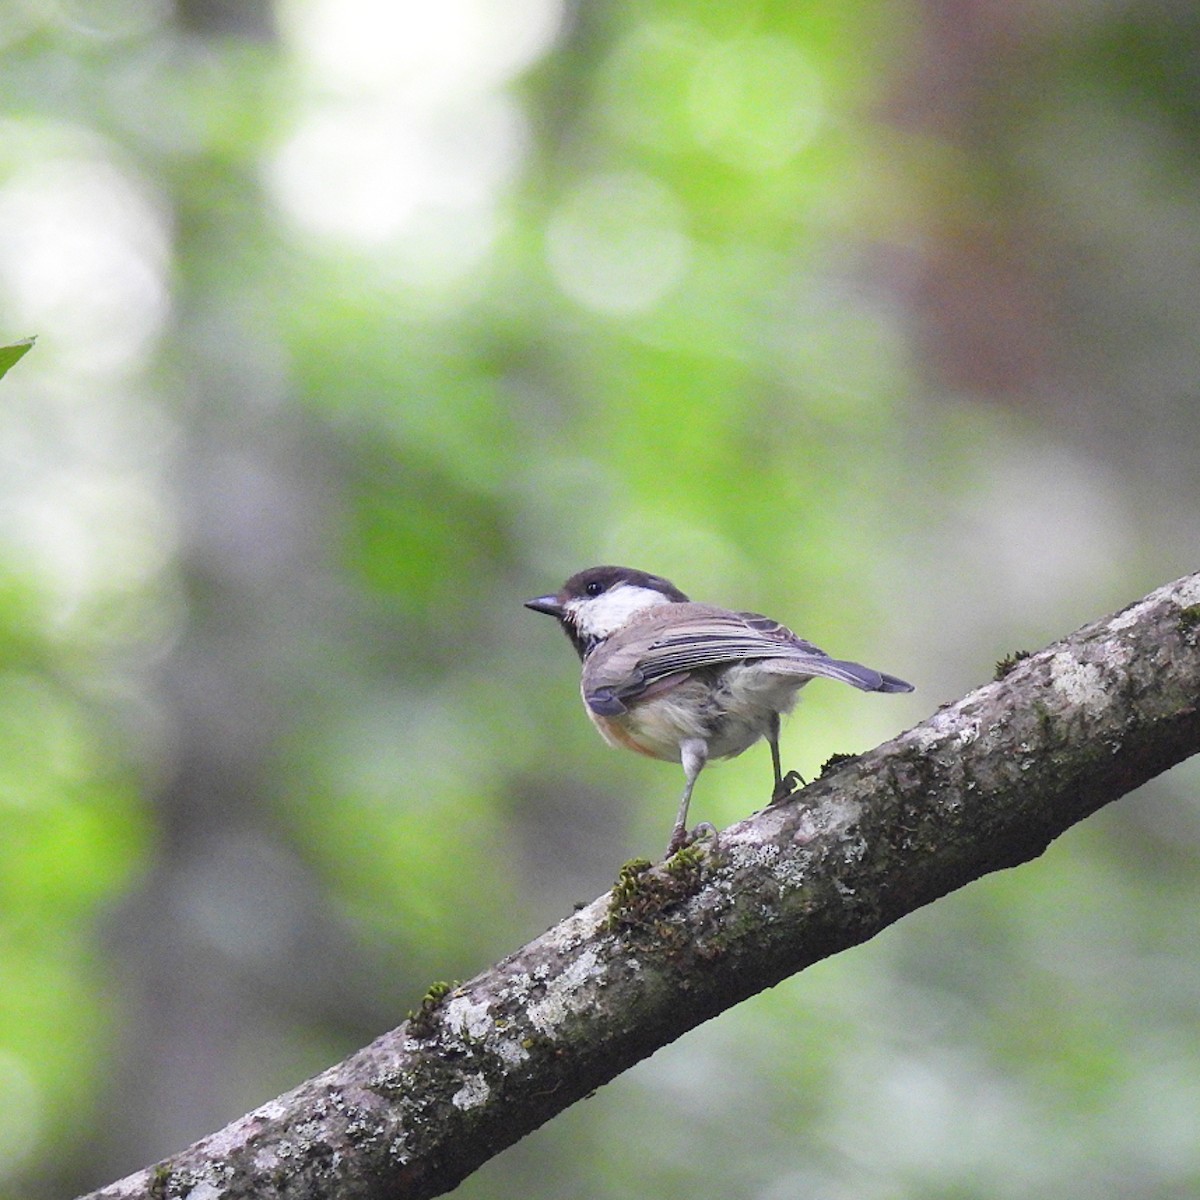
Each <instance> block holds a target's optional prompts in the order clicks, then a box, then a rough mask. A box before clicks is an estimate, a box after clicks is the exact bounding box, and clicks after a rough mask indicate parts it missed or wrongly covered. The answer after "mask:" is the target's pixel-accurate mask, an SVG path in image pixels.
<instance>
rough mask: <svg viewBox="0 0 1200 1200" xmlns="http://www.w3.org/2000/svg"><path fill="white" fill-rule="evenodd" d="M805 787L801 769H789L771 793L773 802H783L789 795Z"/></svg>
mask: <svg viewBox="0 0 1200 1200" xmlns="http://www.w3.org/2000/svg"><path fill="white" fill-rule="evenodd" d="M802 787H804V779H803V777H802V776H801V774H800V772H799V771H789V772H788V773H787V774H786V775H785V776H784V777H783V778H782V779H781V780H780V781H779V782H778V783H777V784H776V785H775V790H774V791H773V792H772V793H771V803H772V804H782V803H783V802H784V801H785V800H786V799H787V798H788V797H789V796H794V795H795V794H796V792H797V791H798V790H799V789H800V788H802Z"/></svg>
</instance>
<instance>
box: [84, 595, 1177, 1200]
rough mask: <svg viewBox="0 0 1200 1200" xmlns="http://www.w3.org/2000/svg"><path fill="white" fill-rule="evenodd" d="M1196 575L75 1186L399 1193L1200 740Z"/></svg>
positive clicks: (144, 1192)
mask: <svg viewBox="0 0 1200 1200" xmlns="http://www.w3.org/2000/svg"><path fill="white" fill-rule="evenodd" d="M1198 704H1200V574H1197V575H1192V576H1189V577H1187V578H1185V579H1181V580H1179V581H1177V582H1175V583H1173V584H1170V585H1168V586H1166V587H1164V588H1161V589H1159V590H1158V591H1156V592H1154V593H1153V594H1151V595H1150V596H1148V597H1146V598H1145V599H1144V600H1142V601H1140V602H1139V603H1137V604H1134V605H1132V606H1131V607H1129V608H1127V609H1125V610H1124V611H1123V612H1121V613H1118V614H1117V615H1116V616H1113V617H1109V618H1107V619H1105V620H1103V621H1099V622H1097V623H1096V624H1093V625H1089V626H1087V627H1086V628H1084V629H1081V630H1080V631H1079V632H1078V633H1075V634H1073V635H1072V636H1071V637H1069V638H1067V639H1066V640H1064V641H1062V642H1059V643H1057V644H1055V645H1053V646H1050V647H1049V648H1047V649H1046V650H1043V651H1042V652H1041V653H1040V654H1036V655H1034V656H1032V657H1030V658H1027V659H1024V660H1022V661H1020V662H1019V663H1017V664H1016V665H1015V666H1014V667H1013V668H1012V669H1011V671H1010V672H1009V673H1008V674H1007V675H1005V676H1004V678H1002V679H1000V680H999V681H997V682H994V683H990V684H988V685H987V686H985V687H982V688H979V689H978V690H977V691H975V692H972V693H971V694H970V695H968V696H966V697H965V698H964V699H963V700H960V701H959V702H958V703H957V704H954V705H950V706H947V707H945V708H943V709H940V710H939V711H938V712H936V713H935V714H934V715H933V716H932V717H930V718H929V719H928V720H927V721H925V722H924V723H923V724H921V725H918V726H917V727H916V728H914V729H911V730H909V731H908V732H907V733H904V734H901V735H900V736H899V737H898V738H896V739H894V740H893V741H891V742H889V743H887V744H886V745H883V746H881V747H879V748H878V749H876V750H874V751H871V752H870V753H868V754H865V755H863V756H862V757H861V758H858V759H855V760H852V761H851V762H849V763H847V764H844V765H841V766H839V767H838V768H837V769H836V770H835V771H833V772H831V773H829V774H827V775H825V776H823V777H822V778H821V779H819V780H817V781H816V782H815V783H813V784H811V785H810V786H808V787H807V788H805V789H804V790H803V792H801V793H799V794H798V796H797V797H795V798H793V799H792V800H790V801H788V802H787V803H785V804H782V805H779V806H777V807H773V808H767V809H765V810H764V811H763V812H761V813H758V814H757V815H756V816H754V817H751V818H750V819H748V820H745V821H742V822H740V823H738V824H737V825H734V826H732V827H731V828H730V829H728V830H725V831H724V832H723V833H722V834H721V835H720V840H719V842H718V844H717V846H716V847H715V848H713V847H711V846H708V847H697V848H692V849H690V850H686V851H683V852H682V853H681V854H679V855H676V856H675V857H674V858H673V859H671V860H669V861H668V862H667V863H665V864H662V865H660V866H658V867H654V868H648V867H642V868H638V867H636V866H634V865H632V864H631V865H629V866H627V867H626V868H625V869H624V870H623V871H622V876H621V880H620V882H619V886H618V888H617V889H615V890H614V892H613V894H612V895H611V896H602V897H601V898H600V899H598V900H596V901H594V902H593V903H592V904H591V905H589V906H588V907H587V908H585V909H583V910H582V911H580V912H578V913H576V914H575V915H574V916H572V917H569V918H568V919H567V920H565V921H563V922H562V923H561V924H560V925H558V926H556V927H555V928H554V929H551V930H550V931H549V932H548V933H546V934H544V935H543V936H542V937H540V938H538V939H537V940H536V941H533V942H530V943H529V945H527V946H525V947H524V948H523V949H522V950H519V951H518V952H517V953H516V954H514V955H512V956H511V957H510V958H508V959H505V960H504V961H503V962H501V963H499V964H497V965H496V966H495V967H493V968H491V969H490V970H488V971H485V972H484V973H483V974H481V975H479V976H477V977H476V978H475V979H472V980H471V981H469V982H468V983H465V984H463V985H462V986H461V987H457V988H455V989H453V991H449V992H448V993H447V994H445V995H440V994H438V992H436V991H431V994H430V995H429V996H428V997H427V998H426V1002H425V1004H424V1005H423V1006H422V1009H421V1011H420V1012H419V1013H418V1014H417V1016H416V1017H415V1018H413V1019H410V1020H409V1021H407V1022H406V1023H405V1024H403V1025H401V1026H400V1027H399V1028H398V1029H395V1030H393V1031H391V1032H390V1033H387V1034H384V1036H383V1037H381V1038H379V1039H378V1040H377V1041H375V1042H373V1043H372V1044H371V1045H370V1046H367V1047H366V1048H365V1049H363V1050H361V1051H359V1052H358V1053H357V1054H355V1055H353V1056H352V1057H350V1058H348V1059H346V1060H345V1061H344V1062H342V1063H340V1064H338V1065H337V1066H335V1067H332V1068H331V1069H330V1070H328V1071H326V1072H325V1073H324V1074H322V1075H319V1076H317V1077H316V1078H315V1079H311V1080H309V1081H308V1082H306V1083H304V1084H301V1086H300V1087H298V1088H296V1089H295V1090H294V1091H292V1092H289V1093H287V1094H286V1095H284V1096H281V1097H279V1098H278V1099H277V1100H272V1101H271V1102H270V1103H268V1104H265V1105H263V1106H262V1107H261V1108H259V1109H257V1110H256V1111H254V1112H252V1113H250V1114H249V1115H248V1116H245V1117H243V1118H241V1119H240V1120H238V1121H235V1122H234V1123H233V1124H232V1125H230V1126H228V1127H227V1128H226V1129H224V1130H222V1131H221V1132H219V1133H216V1134H213V1135H212V1136H211V1137H208V1138H205V1139H204V1140H203V1141H200V1142H197V1143H196V1144H195V1145H194V1146H192V1147H190V1148H189V1149H187V1150H184V1151H183V1152H181V1153H180V1154H177V1155H175V1156H174V1157H172V1158H170V1159H168V1160H166V1161H165V1162H163V1163H161V1164H159V1165H158V1166H157V1167H152V1168H148V1169H146V1170H144V1171H140V1172H138V1173H137V1174H135V1175H131V1176H129V1177H128V1178H127V1179H124V1180H122V1181H120V1182H119V1183H115V1184H112V1185H111V1186H109V1187H107V1188H104V1189H102V1190H101V1191H98V1192H94V1193H92V1194H91V1196H92V1200H127V1198H133V1197H137V1198H139V1200H141V1198H145V1200H151V1198H153V1200H168V1198H171V1197H180V1198H183V1197H186V1198H188V1200H216V1198H217V1197H222V1198H234V1197H256V1198H258V1200H270V1198H273V1197H289V1198H296V1200H301V1198H305V1200H307V1198H313V1200H315V1198H316V1197H322V1198H328V1197H332V1196H337V1197H338V1198H339V1200H347V1198H351V1197H353V1198H361V1200H384V1198H387V1200H400V1198H402V1197H403V1198H409V1197H412V1198H418V1197H428V1196H438V1195H441V1194H443V1193H444V1192H447V1191H449V1190H450V1189H451V1188H453V1187H454V1186H455V1185H456V1184H457V1183H459V1182H460V1181H461V1180H462V1179H463V1178H464V1177H465V1176H466V1175H468V1174H469V1173H470V1172H471V1171H473V1170H475V1168H476V1167H478V1166H480V1165H481V1164H482V1163H483V1162H485V1161H486V1160H487V1159H488V1158H490V1157H491V1156H492V1155H494V1154H496V1153H498V1152H499V1151H500V1150H502V1149H504V1148H505V1147H506V1146H509V1145H511V1144H512V1143H513V1142H515V1141H517V1140H518V1139H520V1138H521V1137H523V1136H524V1135H525V1134H527V1133H529V1132H530V1131H531V1130H533V1129H536V1128H537V1127H538V1126H539V1125H541V1124H542V1123H543V1122H545V1121H547V1120H549V1118H550V1117H552V1116H554V1115H555V1114H556V1113H558V1112H560V1111H562V1110H563V1109H565V1108H566V1107H568V1106H569V1105H570V1104H572V1103H573V1102H574V1101H576V1100H578V1099H580V1098H581V1097H583V1096H585V1095H587V1093H588V1092H590V1091H592V1090H593V1089H594V1088H596V1087H598V1086H599V1085H600V1084H603V1083H607V1082H608V1081H609V1080H610V1079H612V1078H614V1077H615V1076H616V1075H618V1074H620V1073H621V1072H622V1071H624V1070H625V1069H626V1068H627V1067H629V1066H631V1065H632V1064H634V1063H635V1062H637V1061H638V1060H639V1059H642V1058H645V1057H646V1056H647V1055H649V1054H652V1053H653V1052H654V1051H655V1050H656V1049H658V1048H659V1047H660V1046H663V1045H665V1044H666V1043H668V1042H670V1041H672V1040H673V1039H675V1038H677V1037H679V1036H680V1034H682V1033H685V1032H686V1031H687V1030H689V1029H692V1028H694V1027H695V1026H696V1025H699V1024H700V1023H701V1022H702V1021H706V1020H708V1018H709V1017H712V1016H715V1015H716V1014H717V1013H719V1012H722V1011H723V1010H724V1009H726V1008H729V1007H730V1006H732V1005H734V1004H736V1003H737V1002H738V1001H740V1000H743V999H745V998H746V997H747V996H750V995H753V994H754V993H756V992H759V991H761V990H762V989H763V988H767V987H770V986H771V985H772V984H775V983H778V982H779V981H780V980H781V979H784V978H785V977H787V976H788V975H791V974H793V973H794V972H796V971H800V970H802V969H803V968H804V967H806V966H808V965H809V964H811V963H814V962H816V961H818V960H819V959H822V958H825V957H827V956H829V955H831V954H835V953H836V952H837V951H839V950H844V949H846V948H847V947H849V946H853V945H856V944H857V943H859V942H862V941H865V940H866V939H867V938H869V937H872V936H873V935H874V934H876V933H878V932H879V931H880V930H881V929H883V928H885V927H886V926H888V925H890V924H891V923H892V922H893V921H895V920H896V919H897V918H899V917H901V916H903V915H904V914H905V913H908V912H911V911H912V910H913V909H916V908H919V907H920V906H922V905H924V904H928V903H929V902H930V901H932V900H936V899H937V898H938V897H939V896H943V895H945V894H946V893H947V892H950V891H953V890H954V889H955V888H958V887H961V886H962V885H963V884H965V883H968V882H970V881H971V880H973V879H977V878H979V877H980V876H982V875H985V874H987V873H988V872H989V871H995V870H998V869H999V868H1002V867H1010V866H1015V865H1016V864H1018V863H1022V862H1025V861H1027V860H1029V859H1031V858H1034V857H1036V856H1037V855H1039V854H1040V853H1041V852H1042V851H1043V850H1044V849H1045V848H1046V846H1047V845H1048V844H1049V843H1050V841H1051V840H1052V839H1053V838H1055V837H1057V836H1058V835H1059V834H1060V833H1062V832H1063V831H1064V830H1065V829H1067V828H1069V827H1070V826H1071V825H1073V824H1074V823H1075V822H1077V821H1079V820H1082V819H1083V818H1084V817H1086V816H1087V815H1089V814H1090V813H1092V812H1094V811H1095V810H1096V809H1098V808H1099V807H1101V805H1104V804H1107V803H1108V802H1109V801H1111V800H1115V799H1116V798H1117V797H1119V796H1121V795H1124V794H1125V793H1126V792H1129V791H1131V790H1132V789H1133V788H1135V787H1137V786H1138V785H1139V784H1141V783H1144V782H1145V781H1146V780H1148V779H1151V778H1153V777H1154V776H1155V775H1157V774H1159V773H1160V772H1161V771H1164V770H1166V769H1167V768H1168V767H1170V766H1172V765H1173V764H1175V763H1177V762H1180V761H1181V760H1182V759H1184V758H1186V757H1188V756H1189V755H1191V754H1194V753H1196V751H1197V750H1200V711H1198V707H1197V706H1198Z"/></svg>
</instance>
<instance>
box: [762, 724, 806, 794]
mask: <svg viewBox="0 0 1200 1200" xmlns="http://www.w3.org/2000/svg"><path fill="white" fill-rule="evenodd" d="M767 741H768V742H769V743H770V745H771V766H772V767H774V768H775V790H774V791H773V792H772V793H771V803H772V804H781V803H782V802H783V801H784V800H786V799H787V798H788V797H789V796H791V795H792V794H793V793H794V792H795V791H796V789H797V788H798V787H803V786H804V780H803V779H802V778H801V777H800V772H799V771H789V772H788V773H787V774H786V775H785V774H784V773H783V768H782V766H781V765H780V762H779V714H778V713H772V714H771V723H770V725H769V726H768V727H767Z"/></svg>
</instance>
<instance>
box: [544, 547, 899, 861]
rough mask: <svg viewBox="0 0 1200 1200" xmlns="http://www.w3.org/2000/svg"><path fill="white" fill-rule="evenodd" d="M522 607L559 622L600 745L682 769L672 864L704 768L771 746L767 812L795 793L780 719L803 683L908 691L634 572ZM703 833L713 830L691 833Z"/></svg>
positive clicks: (756, 619) (574, 584) (684, 838)
mask: <svg viewBox="0 0 1200 1200" xmlns="http://www.w3.org/2000/svg"><path fill="white" fill-rule="evenodd" d="M525 607H526V608H529V609H532V610H533V611H534V612H539V613H546V614H547V615H549V616H552V617H555V618H556V619H557V620H558V622H559V624H560V625H561V627H562V629H563V631H564V632H565V633H566V635H567V637H568V638H569V639H570V641H571V644H572V645H573V646H574V647H575V650H576V651H577V652H578V654H579V657H580V660H581V661H582V664H583V675H582V679H581V682H580V691H581V693H582V695H583V704H584V708H585V710H586V712H587V715H588V716H589V717H590V718H591V720H592V723H593V724H594V725H595V726H596V728H597V729H598V730H599V732H600V735H601V736H602V737H603V738H604V740H605V741H606V742H608V744H609V745H611V746H617V747H624V748H626V749H629V750H634V751H636V752H637V753H639V754H645V755H648V756H649V757H651V758H657V759H662V760H664V761H667V762H678V763H680V764H681V765H682V767H683V776H684V787H683V794H682V796H681V797H680V800H679V810H678V815H677V816H676V820H675V825H674V827H673V829H672V831H671V840H670V842H669V843H668V846H667V854H668V855H671V854H674V853H675V852H676V851H678V850H680V849H681V848H682V847H684V846H686V845H689V844H690V843H691V842H692V841H693V840H694V838H695V836H696V833H695V832H693V833H692V834H689V833H688V829H687V814H688V806H689V805H690V803H691V799H692V790H693V789H694V787H695V786H696V779H697V778H698V776H699V775H700V772H701V771H702V770H703V769H704V765H705V763H707V762H708V761H709V760H710V759H720V758H732V757H734V756H735V755H738V754H741V753H742V751H744V750H746V749H748V748H749V747H750V746H752V745H753V744H754V743H755V742H757V741H758V740H759V739H760V738H766V740H767V743H768V744H769V745H770V747H771V764H772V767H773V768H774V773H775V783H774V788H773V790H772V793H771V803H778V802H780V801H782V800H785V799H786V798H787V797H788V796H790V795H792V793H793V792H794V791H795V788H796V786H797V784H798V783H800V782H801V780H800V777H799V775H797V773H796V772H795V771H789V772H787V774H786V775H785V774H784V773H783V771H782V769H781V766H780V758H779V729H780V718H781V716H782V715H783V714H784V713H788V712H791V710H792V708H793V707H794V706H795V703H796V698H797V693H798V692H799V691H800V689H801V688H802V687H803V686H804V685H805V684H806V683H808V682H809V680H811V679H815V678H825V679H837V680H840V681H841V682H843V683H848V684H851V685H852V686H854V687H856V688H860V689H861V690H862V691H865V692H911V691H912V690H913V685H912V684H911V683H907V682H905V681H904V680H903V679H899V678H897V677H896V676H895V675H887V674H884V673H883V672H882V671H876V670H873V669H872V668H870V667H864V666H863V665H862V664H861V663H856V662H847V661H845V660H842V659H837V658H831V657H830V656H829V655H828V654H826V653H825V651H824V650H820V649H818V648H817V647H816V646H814V645H813V644H812V642H807V641H805V640H804V639H803V638H800V637H797V636H796V634H794V633H793V632H792V631H791V630H790V629H788V628H787V626H785V625H781V624H780V623H779V622H778V621H775V620H772V619H771V618H770V617H765V616H763V615H762V614H761V613H755V612H735V611H732V610H730V609H726V608H720V607H718V606H717V605H715V604H700V603H695V602H693V601H692V600H689V599H688V597H687V596H686V595H685V594H684V593H683V592H681V591H680V590H679V588H677V587H676V586H675V585H674V584H673V583H672V582H671V581H670V580H668V579H664V578H663V577H662V576H661V575H652V574H650V573H648V572H646V571H639V570H636V569H634V568H632V567H617V566H599V567H588V568H587V569H586V570H583V571H579V572H578V573H577V574H575V575H572V576H571V577H570V579H568V580H567V581H566V583H564V584H563V585H562V587H561V588H560V589H559V590H558V591H557V592H555V593H551V594H548V595H545V596H536V597H535V598H534V599H532V600H527V601H525ZM704 828H707V830H708V831H712V826H710V825H708V826H699V827H697V832H698V831H699V830H700V829H704Z"/></svg>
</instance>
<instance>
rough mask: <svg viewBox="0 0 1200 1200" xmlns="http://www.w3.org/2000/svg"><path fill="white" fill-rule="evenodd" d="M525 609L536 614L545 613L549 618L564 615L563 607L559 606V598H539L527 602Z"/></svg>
mask: <svg viewBox="0 0 1200 1200" xmlns="http://www.w3.org/2000/svg"><path fill="white" fill-rule="evenodd" d="M525 607H526V608H532V609H533V611H534V612H540V613H545V614H546V615H547V616H549V617H561V616H562V615H563V606H562V605H561V604H559V602H558V597H557V596H537V597H535V598H534V599H533V600H526V601H525Z"/></svg>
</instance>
